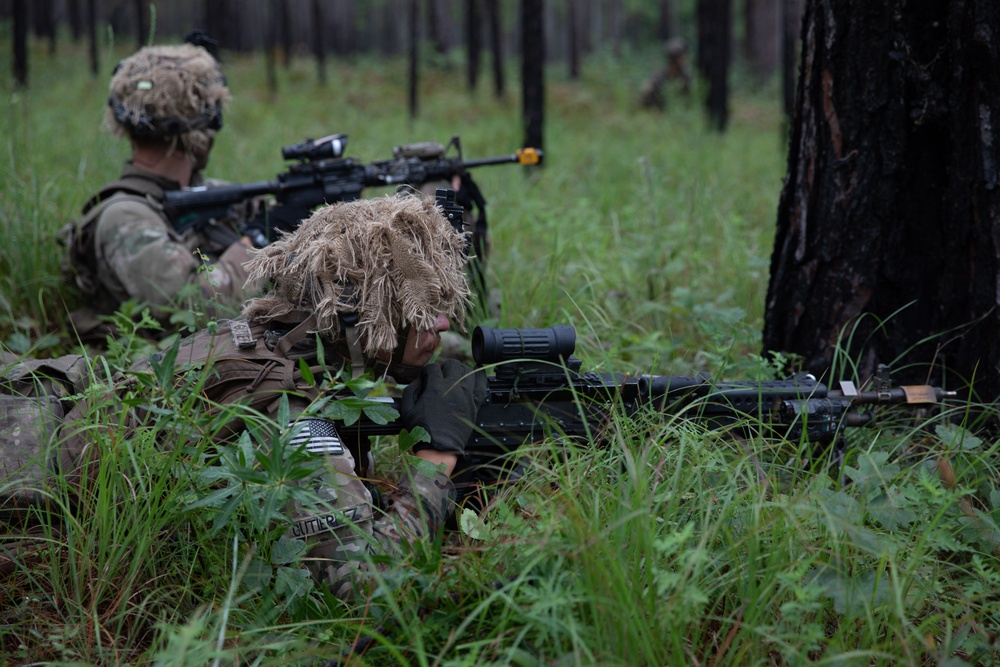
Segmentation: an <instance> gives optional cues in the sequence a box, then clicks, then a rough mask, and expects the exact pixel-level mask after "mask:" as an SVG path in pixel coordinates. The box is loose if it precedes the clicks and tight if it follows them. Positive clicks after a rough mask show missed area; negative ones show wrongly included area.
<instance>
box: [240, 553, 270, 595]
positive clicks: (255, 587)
mask: <svg viewBox="0 0 1000 667" xmlns="http://www.w3.org/2000/svg"><path fill="white" fill-rule="evenodd" d="M273 574H274V573H273V571H272V570H271V566H270V565H268V564H267V563H265V562H264V561H262V560H258V559H256V558H254V559H253V560H251V561H250V562H249V563H247V569H246V572H245V573H244V574H243V585H244V586H246V587H247V589H248V590H251V591H259V590H261V589H263V588H264V587H265V586H267V585H268V584H269V583H271V577H272V576H273Z"/></svg>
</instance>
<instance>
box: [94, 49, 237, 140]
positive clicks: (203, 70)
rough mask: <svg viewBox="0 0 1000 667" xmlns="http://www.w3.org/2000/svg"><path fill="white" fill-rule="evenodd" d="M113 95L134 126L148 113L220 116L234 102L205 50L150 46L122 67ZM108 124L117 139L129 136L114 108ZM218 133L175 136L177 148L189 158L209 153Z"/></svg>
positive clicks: (200, 130) (162, 116) (165, 116)
mask: <svg viewBox="0 0 1000 667" xmlns="http://www.w3.org/2000/svg"><path fill="white" fill-rule="evenodd" d="M109 92H110V93H111V95H112V96H113V97H117V98H118V100H120V101H121V104H122V106H123V107H124V108H125V111H126V113H127V114H128V116H127V117H128V120H129V121H130V122H132V123H133V124H136V123H138V122H140V119H141V118H142V117H143V115H145V116H147V117H152V118H155V119H169V118H177V119H181V120H187V121H190V120H191V119H194V118H198V117H200V116H203V115H204V116H207V117H210V116H212V115H214V114H216V113H218V112H221V110H222V108H223V106H224V105H225V103H226V102H228V101H229V99H230V94H229V89H228V88H227V87H226V81H225V78H223V76H222V72H220V71H219V65H218V63H217V62H216V60H215V59H214V58H213V57H212V56H211V55H209V53H208V51H206V50H205V49H203V48H202V47H200V46H192V45H190V44H181V45H177V46H147V47H144V48H142V49H140V50H139V51H137V52H136V53H135V54H133V55H131V56H129V57H128V58H126V59H125V60H123V61H121V62H120V63H119V64H118V67H117V69H116V70H115V74H114V76H112V77H111V85H110V89H109ZM104 126H105V127H106V128H107V129H109V130H111V132H112V133H114V134H115V136H118V137H127V136H130V133H129V128H128V127H127V126H126V125H124V124H122V123H120V122H119V121H118V120H116V118H115V113H114V111H113V110H112V108H111V106H110V105H109V106H108V108H107V109H106V110H105V114H104ZM214 134H215V131H214V130H212V129H209V128H207V127H203V128H200V127H196V128H195V129H192V130H190V131H188V132H184V133H183V134H178V135H175V136H173V137H171V138H170V139H171V143H172V146H171V147H172V148H180V149H181V150H182V151H184V152H185V153H187V154H189V155H196V154H204V153H205V152H206V151H207V150H208V149H209V147H210V146H211V142H212V138H213V136H214Z"/></svg>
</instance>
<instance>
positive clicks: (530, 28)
mask: <svg viewBox="0 0 1000 667" xmlns="http://www.w3.org/2000/svg"><path fill="white" fill-rule="evenodd" d="M542 10H543V6H542V0H521V81H522V86H523V99H522V102H523V111H524V128H525V138H524V145H525V146H533V147H535V148H542V146H543V143H542V129H543V125H544V118H545V26H544V23H543V20H542V17H543V11H542Z"/></svg>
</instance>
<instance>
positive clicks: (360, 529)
mask: <svg viewBox="0 0 1000 667" xmlns="http://www.w3.org/2000/svg"><path fill="white" fill-rule="evenodd" d="M299 424H300V426H299V428H301V429H302V430H301V431H299V432H298V433H297V435H296V439H297V441H298V442H300V443H301V444H302V445H303V446H305V447H306V448H307V450H308V451H311V452H313V453H315V454H317V455H322V456H324V457H325V459H326V464H327V465H326V466H324V470H323V471H322V472H320V473H319V474H318V475H317V476H316V477H314V478H311V479H310V480H307V481H306V483H307V484H308V485H309V486H310V487H311V488H312V490H313V492H314V493H313V495H314V496H315V498H316V502H315V503H312V504H310V505H305V504H303V503H295V506H294V507H292V508H290V509H289V511H290V518H291V520H292V527H291V529H290V530H289V532H288V534H287V535H288V537H291V538H297V539H304V540H305V541H306V544H307V548H308V551H307V554H306V559H305V565H306V567H307V569H308V570H309V572H310V574H311V575H312V577H313V579H314V580H316V581H317V582H318V583H321V584H323V585H325V586H327V587H328V588H329V589H330V590H331V591H332V592H333V594H334V595H336V596H337V597H338V598H340V599H342V600H351V599H355V598H357V597H360V595H361V594H362V591H364V590H367V589H370V588H371V586H372V584H373V583H374V580H375V578H376V572H377V568H381V567H384V566H383V565H382V562H384V561H385V560H386V559H381V558H378V557H380V556H388V557H389V558H388V560H389V561H391V560H393V558H394V557H398V556H400V555H401V552H402V549H401V546H402V544H403V542H409V541H413V540H419V539H423V538H425V537H427V536H429V535H431V534H433V533H434V532H435V531H437V530H438V529H440V527H441V526H442V525H443V524H444V522H445V520H446V519H447V517H448V514H449V512H450V511H451V508H452V506H453V503H454V496H455V490H454V485H453V484H452V483H451V481H450V480H449V479H448V477H447V475H445V474H444V473H443V472H438V473H436V474H435V475H433V476H428V475H427V474H425V473H423V472H422V471H421V470H420V469H419V468H417V467H411V468H410V469H408V470H407V471H406V473H405V474H404V475H403V480H402V482H401V483H400V484H399V485H398V486H397V488H396V489H394V490H393V491H392V492H391V493H388V494H386V496H385V497H384V498H383V500H384V505H385V507H384V509H382V510H379V509H377V508H376V507H375V506H374V503H373V501H372V496H371V493H370V492H369V491H368V489H367V487H366V486H365V485H364V483H363V482H362V480H361V479H360V478H359V477H358V476H357V474H356V473H355V472H354V457H353V456H352V454H351V452H350V450H349V449H348V448H347V447H344V446H343V445H342V444H341V443H340V439H339V438H338V437H337V435H336V431H335V428H334V426H333V422H331V421H328V420H323V419H306V420H300V422H299ZM377 561H379V564H378V565H376V562H377Z"/></svg>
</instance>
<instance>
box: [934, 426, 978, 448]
mask: <svg viewBox="0 0 1000 667" xmlns="http://www.w3.org/2000/svg"><path fill="white" fill-rule="evenodd" d="M934 432H935V433H936V434H937V437H938V438H940V439H941V442H943V443H946V444H947V445H948V446H949V447H951V448H955V447H958V448H959V449H961V450H963V451H966V452H968V451H972V450H976V449H981V448H982V446H983V440H982V438H979V437H977V436H976V435H974V434H973V433H972V432H970V431H968V430H967V429H965V428H963V427H962V426H961V425H959V424H937V425H936V426H935V427H934Z"/></svg>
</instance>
